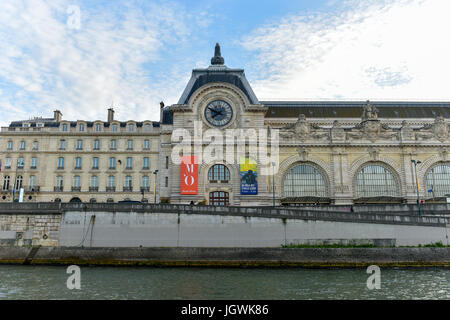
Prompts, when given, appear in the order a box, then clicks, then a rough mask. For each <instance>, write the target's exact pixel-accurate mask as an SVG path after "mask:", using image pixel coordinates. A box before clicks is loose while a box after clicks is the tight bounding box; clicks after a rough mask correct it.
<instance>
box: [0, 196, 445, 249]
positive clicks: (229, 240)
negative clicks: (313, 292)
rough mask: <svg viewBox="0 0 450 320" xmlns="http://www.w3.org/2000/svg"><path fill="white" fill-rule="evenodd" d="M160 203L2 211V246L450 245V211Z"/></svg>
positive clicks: (46, 206) (5, 207)
mask: <svg viewBox="0 0 450 320" xmlns="http://www.w3.org/2000/svg"><path fill="white" fill-rule="evenodd" d="M330 208H331V207H327V208H326V210H319V208H295V209H290V208H272V207H266V208H264V207H255V208H251V207H209V206H183V205H178V206H176V205H165V204H161V205H153V204H83V203H80V204H61V203H23V204H16V203H13V204H4V205H0V246H18V247H20V246H45V247H51V246H54V247H58V246H59V247H93V248H95V247H98V248H100V247H229V248H231V247H253V248H258V247H259V248H263V247H265V248H267V247H272V248H280V247H281V246H282V245H286V244H301V243H313V244H318V243H320V241H324V242H327V243H330V242H332V243H336V242H337V243H339V242H340V243H364V242H367V243H373V244H377V245H380V244H381V245H386V244H388V246H389V245H393V244H395V245H397V246H415V245H419V244H422V245H424V244H429V243H434V242H439V241H440V242H442V243H443V244H448V235H449V233H450V214H448V211H447V210H448V206H447V205H443V206H440V207H434V209H433V210H431V209H430V207H429V208H428V209H429V210H428V214H422V215H421V216H418V214H417V213H415V212H409V213H408V211H404V212H402V213H401V214H395V213H392V212H389V211H381V210H380V209H379V208H377V210H378V211H375V212H341V211H339V210H336V211H332V210H331V209H330Z"/></svg>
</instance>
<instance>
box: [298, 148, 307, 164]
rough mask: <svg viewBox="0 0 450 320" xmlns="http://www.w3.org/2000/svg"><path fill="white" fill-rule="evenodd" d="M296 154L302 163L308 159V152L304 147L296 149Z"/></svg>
mask: <svg viewBox="0 0 450 320" xmlns="http://www.w3.org/2000/svg"><path fill="white" fill-rule="evenodd" d="M297 152H298V154H299V156H300V159H301V160H302V161H306V160H307V159H308V150H307V149H306V148H305V147H299V148H297Z"/></svg>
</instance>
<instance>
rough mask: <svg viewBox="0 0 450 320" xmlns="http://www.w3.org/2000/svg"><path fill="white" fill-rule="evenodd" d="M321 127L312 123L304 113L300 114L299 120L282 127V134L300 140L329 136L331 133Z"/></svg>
mask: <svg viewBox="0 0 450 320" xmlns="http://www.w3.org/2000/svg"><path fill="white" fill-rule="evenodd" d="M321 129H322V128H320V127H319V126H317V125H311V124H310V123H309V122H308V121H307V120H306V116H305V115H304V114H300V115H299V116H298V119H297V122H296V123H294V124H291V125H288V126H286V127H284V128H282V131H281V132H280V136H281V137H283V138H293V137H298V138H300V140H302V141H303V140H306V139H308V138H312V139H324V138H328V137H329V134H328V132H326V131H322V132H321V131H319V130H321Z"/></svg>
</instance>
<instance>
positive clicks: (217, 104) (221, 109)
mask: <svg viewBox="0 0 450 320" xmlns="http://www.w3.org/2000/svg"><path fill="white" fill-rule="evenodd" d="M205 118H206V121H208V122H209V123H210V124H211V125H213V126H216V127H223V126H225V125H227V124H229V123H230V121H231V119H232V118H233V108H231V106H230V105H229V104H228V103H226V102H225V101H222V100H216V101H213V102H211V103H209V104H208V105H207V106H206V109H205Z"/></svg>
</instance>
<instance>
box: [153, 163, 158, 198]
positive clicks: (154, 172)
mask: <svg viewBox="0 0 450 320" xmlns="http://www.w3.org/2000/svg"><path fill="white" fill-rule="evenodd" d="M153 174H154V175H155V181H154V190H153V193H154V194H155V202H154V203H155V204H156V178H157V177H158V170H155V171H153Z"/></svg>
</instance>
